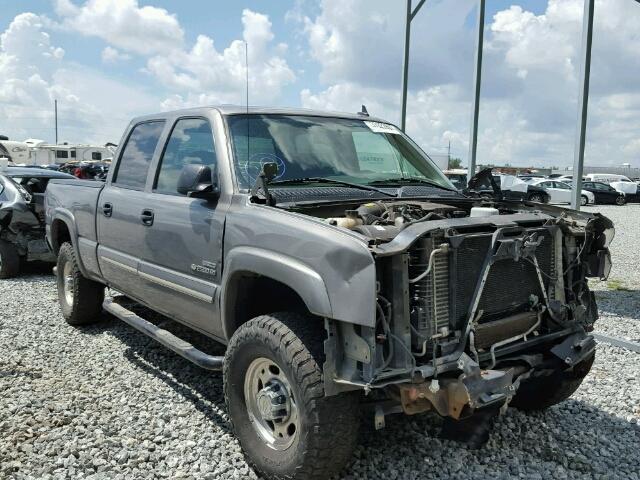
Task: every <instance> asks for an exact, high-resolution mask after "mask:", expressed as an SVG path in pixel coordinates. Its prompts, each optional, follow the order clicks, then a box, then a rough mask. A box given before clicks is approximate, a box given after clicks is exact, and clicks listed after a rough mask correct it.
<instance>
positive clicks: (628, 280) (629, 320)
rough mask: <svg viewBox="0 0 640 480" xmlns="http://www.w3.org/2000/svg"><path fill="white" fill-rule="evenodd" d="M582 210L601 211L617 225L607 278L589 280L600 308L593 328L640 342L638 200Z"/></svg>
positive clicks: (639, 207)
mask: <svg viewBox="0 0 640 480" xmlns="http://www.w3.org/2000/svg"><path fill="white" fill-rule="evenodd" d="M585 210H588V211H592V212H593V211H598V212H600V213H602V214H603V215H605V216H606V217H608V218H610V219H611V220H612V221H613V223H614V225H615V228H616V236H615V238H614V239H613V243H612V245H611V257H612V260H613V268H612V270H611V274H610V275H609V279H608V280H607V281H598V280H596V281H590V282H589V285H590V287H591V288H592V289H593V290H595V292H596V298H597V300H598V307H599V311H600V319H599V320H598V323H596V331H597V332H600V333H604V334H607V335H612V336H615V337H620V338H626V339H627V340H634V341H636V342H640V253H639V252H638V241H639V240H640V204H637V203H633V204H629V205H626V206H624V207H617V206H610V205H602V206H595V207H588V208H586V209H585Z"/></svg>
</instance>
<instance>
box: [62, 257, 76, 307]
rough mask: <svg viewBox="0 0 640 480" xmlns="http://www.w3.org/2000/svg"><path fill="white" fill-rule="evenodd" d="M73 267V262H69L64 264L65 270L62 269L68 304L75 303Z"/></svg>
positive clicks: (65, 296) (65, 298) (63, 285)
mask: <svg viewBox="0 0 640 480" xmlns="http://www.w3.org/2000/svg"><path fill="white" fill-rule="evenodd" d="M74 283H75V282H74V279H73V267H72V266H71V262H67V263H65V264H64V270H63V271H62V287H63V290H64V300H65V302H67V305H73V286H74Z"/></svg>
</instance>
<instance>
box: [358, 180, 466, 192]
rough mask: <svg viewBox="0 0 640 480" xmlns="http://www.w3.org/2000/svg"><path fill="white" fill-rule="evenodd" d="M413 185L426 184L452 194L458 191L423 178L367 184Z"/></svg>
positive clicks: (377, 181)
mask: <svg viewBox="0 0 640 480" xmlns="http://www.w3.org/2000/svg"><path fill="white" fill-rule="evenodd" d="M412 183H426V184H427V185H431V186H432V187H437V188H441V189H443V190H448V191H450V192H455V191H456V190H454V189H451V188H449V187H445V186H444V185H440V184H439V183H438V182H434V181H433V180H429V179H428V178H422V177H392V178H385V179H383V180H374V181H373V182H369V183H367V185H386V184H391V185H393V184H407V185H410V184H412Z"/></svg>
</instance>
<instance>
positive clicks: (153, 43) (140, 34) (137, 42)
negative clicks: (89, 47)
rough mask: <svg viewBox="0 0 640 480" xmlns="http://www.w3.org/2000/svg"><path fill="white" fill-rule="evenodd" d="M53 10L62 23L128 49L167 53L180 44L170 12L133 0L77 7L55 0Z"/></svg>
mask: <svg viewBox="0 0 640 480" xmlns="http://www.w3.org/2000/svg"><path fill="white" fill-rule="evenodd" d="M55 10H56V13H57V14H58V15H59V16H60V17H61V18H62V21H63V25H64V26H66V27H68V28H71V29H73V30H75V31H77V32H80V33H82V34H84V35H87V36H95V37H100V38H102V39H104V40H105V41H107V42H109V43H110V44H111V45H114V46H116V47H118V48H120V49H122V50H126V51H129V52H133V53H137V54H141V55H152V54H168V53H170V52H172V51H173V50H176V49H180V48H182V46H183V44H184V32H183V30H182V28H181V27H180V24H179V22H178V19H177V18H176V17H175V16H174V15H171V14H170V13H169V12H167V10H165V9H164V8H157V7H152V6H143V7H141V6H139V4H138V1H137V0H88V1H87V2H86V3H84V4H82V5H81V6H78V5H76V4H75V3H73V2H72V1H71V0H55Z"/></svg>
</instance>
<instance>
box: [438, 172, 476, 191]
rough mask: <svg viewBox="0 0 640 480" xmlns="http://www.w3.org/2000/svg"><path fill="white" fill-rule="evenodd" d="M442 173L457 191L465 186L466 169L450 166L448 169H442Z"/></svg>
mask: <svg viewBox="0 0 640 480" xmlns="http://www.w3.org/2000/svg"><path fill="white" fill-rule="evenodd" d="M442 173H444V174H445V176H446V177H447V178H448V179H449V181H450V182H451V183H452V184H453V186H454V187H456V188H457V189H458V191H462V190H464V189H465V188H467V176H468V175H469V172H468V171H467V170H465V169H463V168H451V169H449V170H443V171H442Z"/></svg>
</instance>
